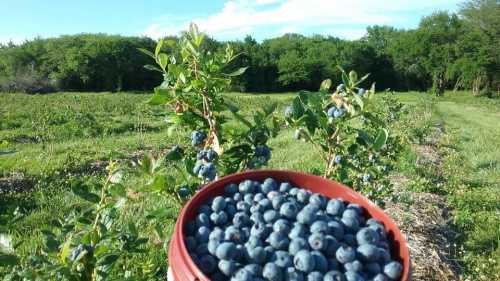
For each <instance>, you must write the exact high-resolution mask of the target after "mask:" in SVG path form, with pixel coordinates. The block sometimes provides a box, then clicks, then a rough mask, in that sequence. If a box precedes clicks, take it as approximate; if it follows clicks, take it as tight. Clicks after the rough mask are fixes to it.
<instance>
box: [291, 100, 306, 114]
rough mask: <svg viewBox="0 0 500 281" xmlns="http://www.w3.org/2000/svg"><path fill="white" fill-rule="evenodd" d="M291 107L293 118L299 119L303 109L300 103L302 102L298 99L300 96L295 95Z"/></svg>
mask: <svg viewBox="0 0 500 281" xmlns="http://www.w3.org/2000/svg"><path fill="white" fill-rule="evenodd" d="M292 109H293V118H294V119H299V118H300V117H302V115H304V111H305V110H304V106H303V105H302V102H301V100H300V97H296V98H295V99H294V100H293V103H292Z"/></svg>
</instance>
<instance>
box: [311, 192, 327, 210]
mask: <svg viewBox="0 0 500 281" xmlns="http://www.w3.org/2000/svg"><path fill="white" fill-rule="evenodd" d="M309 203H310V204H312V205H315V206H317V207H318V208H319V209H323V208H325V206H326V197H325V196H323V195H321V194H319V193H314V194H312V195H311V196H310V197H309Z"/></svg>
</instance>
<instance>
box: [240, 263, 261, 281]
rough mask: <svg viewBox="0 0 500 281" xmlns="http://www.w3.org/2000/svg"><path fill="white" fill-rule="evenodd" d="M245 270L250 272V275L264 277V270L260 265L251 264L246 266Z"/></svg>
mask: <svg viewBox="0 0 500 281" xmlns="http://www.w3.org/2000/svg"><path fill="white" fill-rule="evenodd" d="M243 268H244V269H245V270H248V271H249V272H250V273H252V275H253V276H260V275H262V270H263V268H262V266H261V265H260V264H256V263H251V264H247V265H245V266H244V267H243ZM254 280H255V279H254Z"/></svg>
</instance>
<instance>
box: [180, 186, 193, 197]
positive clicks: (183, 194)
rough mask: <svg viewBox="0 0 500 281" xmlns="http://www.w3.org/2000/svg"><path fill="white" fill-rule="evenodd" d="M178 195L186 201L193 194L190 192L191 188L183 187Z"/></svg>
mask: <svg viewBox="0 0 500 281" xmlns="http://www.w3.org/2000/svg"><path fill="white" fill-rule="evenodd" d="M177 193H178V194H179V196H180V197H181V198H183V199H186V198H188V196H189V194H191V191H190V190H189V188H187V187H185V186H182V187H180V188H179V190H178V191H177Z"/></svg>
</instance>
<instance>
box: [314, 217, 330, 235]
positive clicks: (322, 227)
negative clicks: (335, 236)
mask: <svg viewBox="0 0 500 281" xmlns="http://www.w3.org/2000/svg"><path fill="white" fill-rule="evenodd" d="M310 231H311V232H312V233H323V234H325V233H327V232H328V224H327V223H326V222H325V221H321V220H317V221H315V222H313V224H311V228H310Z"/></svg>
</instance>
